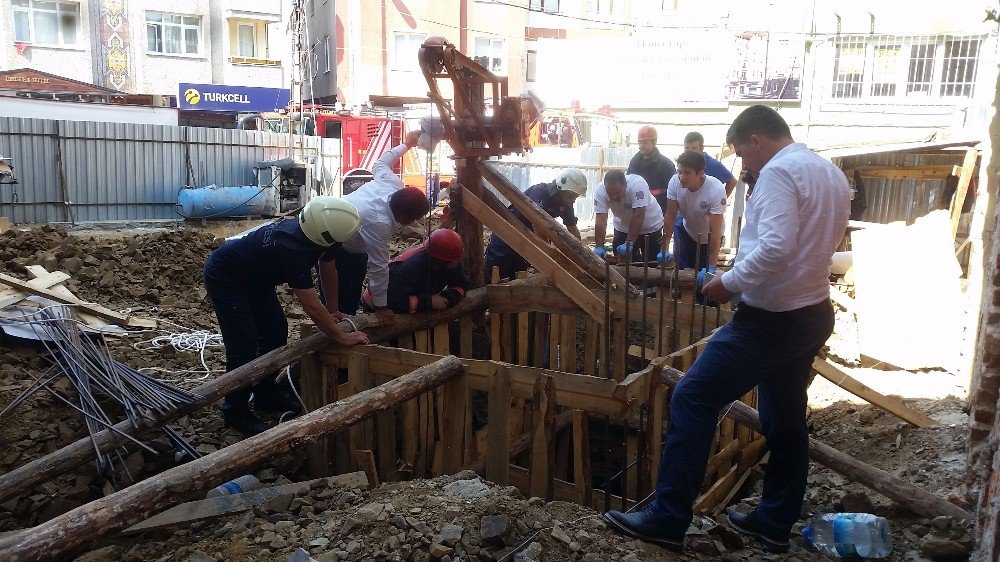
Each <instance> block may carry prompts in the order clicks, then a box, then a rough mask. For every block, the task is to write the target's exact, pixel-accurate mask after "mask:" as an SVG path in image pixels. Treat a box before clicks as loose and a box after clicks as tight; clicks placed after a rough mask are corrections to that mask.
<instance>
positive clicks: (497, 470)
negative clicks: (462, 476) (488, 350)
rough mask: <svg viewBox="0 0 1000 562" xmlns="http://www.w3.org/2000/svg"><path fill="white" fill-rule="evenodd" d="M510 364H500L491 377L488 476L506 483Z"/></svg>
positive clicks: (487, 423)
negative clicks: (507, 365) (508, 365)
mask: <svg viewBox="0 0 1000 562" xmlns="http://www.w3.org/2000/svg"><path fill="white" fill-rule="evenodd" d="M510 379H511V377H510V367H506V366H498V367H497V368H496V371H495V372H494V375H493V377H492V379H491V380H490V396H489V409H488V411H487V414H486V420H487V421H486V426H487V427H488V428H490V431H489V433H487V435H486V441H487V443H486V470H485V472H486V478H487V479H488V480H490V481H492V482H495V483H497V484H500V485H503V486H506V485H507V483H508V482H509V477H510V437H509V436H508V434H507V430H508V427H509V425H510V421H509V420H510V401H511V393H510V390H511V384H510V383H511V380H510Z"/></svg>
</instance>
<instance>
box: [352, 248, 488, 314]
mask: <svg viewBox="0 0 1000 562" xmlns="http://www.w3.org/2000/svg"><path fill="white" fill-rule="evenodd" d="M464 251H465V245H464V244H463V243H462V237H461V236H459V235H458V233H456V232H455V231H454V230H448V229H447V228H439V229H437V230H435V231H434V232H432V233H431V235H430V237H429V238H428V239H427V243H426V244H421V245H419V246H416V247H414V248H410V249H409V250H406V251H405V252H403V253H402V254H400V255H398V256H396V257H395V258H393V260H392V261H391V262H389V289H388V299H387V302H388V306H389V308H390V309H391V310H392V312H393V313H395V314H414V313H417V312H428V311H431V310H444V309H446V308H451V307H453V306H455V305H456V304H458V302H459V301H461V300H462V299H463V298H465V292H466V291H468V290H469V287H470V286H471V285H472V282H471V281H470V280H469V277H468V276H467V275H465V272H464V271H463V270H462V264H461V260H462V253H463V252H464ZM362 298H363V300H364V305H365V308H366V309H374V306H373V305H372V300H371V299H372V296H371V293H370V292H368V290H365V292H364V295H363V297H362Z"/></svg>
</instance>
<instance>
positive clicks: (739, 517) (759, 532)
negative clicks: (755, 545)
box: [726, 511, 788, 554]
mask: <svg viewBox="0 0 1000 562" xmlns="http://www.w3.org/2000/svg"><path fill="white" fill-rule="evenodd" d="M726 520H727V521H729V526H730V527H732V528H733V529H735V530H737V531H739V532H741V533H743V534H746V535H752V536H754V537H757V540H759V541H760V543H761V545H763V546H764V550H766V551H768V552H773V553H775V554H781V553H783V552H788V537H787V536H786V537H784V538H782V537H779V536H777V535H775V533H774V532H773V531H770V530H768V529H765V528H764V527H763V526H762V525H761V524H760V523H759V522H758V521H757V520H756V519H754V518H753V513H752V512H751V513H750V514H747V515H744V514H742V513H738V512H736V511H733V512H730V513H729V515H728V516H726Z"/></svg>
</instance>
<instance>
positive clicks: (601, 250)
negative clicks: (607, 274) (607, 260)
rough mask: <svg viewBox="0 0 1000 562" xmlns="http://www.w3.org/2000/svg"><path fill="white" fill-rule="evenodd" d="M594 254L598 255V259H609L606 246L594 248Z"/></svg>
mask: <svg viewBox="0 0 1000 562" xmlns="http://www.w3.org/2000/svg"><path fill="white" fill-rule="evenodd" d="M594 253H595V254H597V257H599V258H604V257H607V255H606V254H607V253H606V252H605V251H604V246H594Z"/></svg>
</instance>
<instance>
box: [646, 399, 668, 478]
mask: <svg viewBox="0 0 1000 562" xmlns="http://www.w3.org/2000/svg"><path fill="white" fill-rule="evenodd" d="M666 393H667V389H666V388H664V387H663V385H661V384H655V385H651V388H650V395H649V396H650V398H649V403H648V406H647V407H648V408H649V413H648V415H647V418H646V419H647V420H648V421H647V423H648V424H649V427H648V428H647V430H646V435H647V438H646V442H647V446H646V459H647V462H648V463H649V465H648V472H647V475H648V478H649V480H648V482H650V483H651V484H655V482H656V478H657V475H658V474H659V471H660V456H661V455H662V454H663V422H664V419H665V418H666V415H665V414H666V410H667V405H666Z"/></svg>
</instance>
